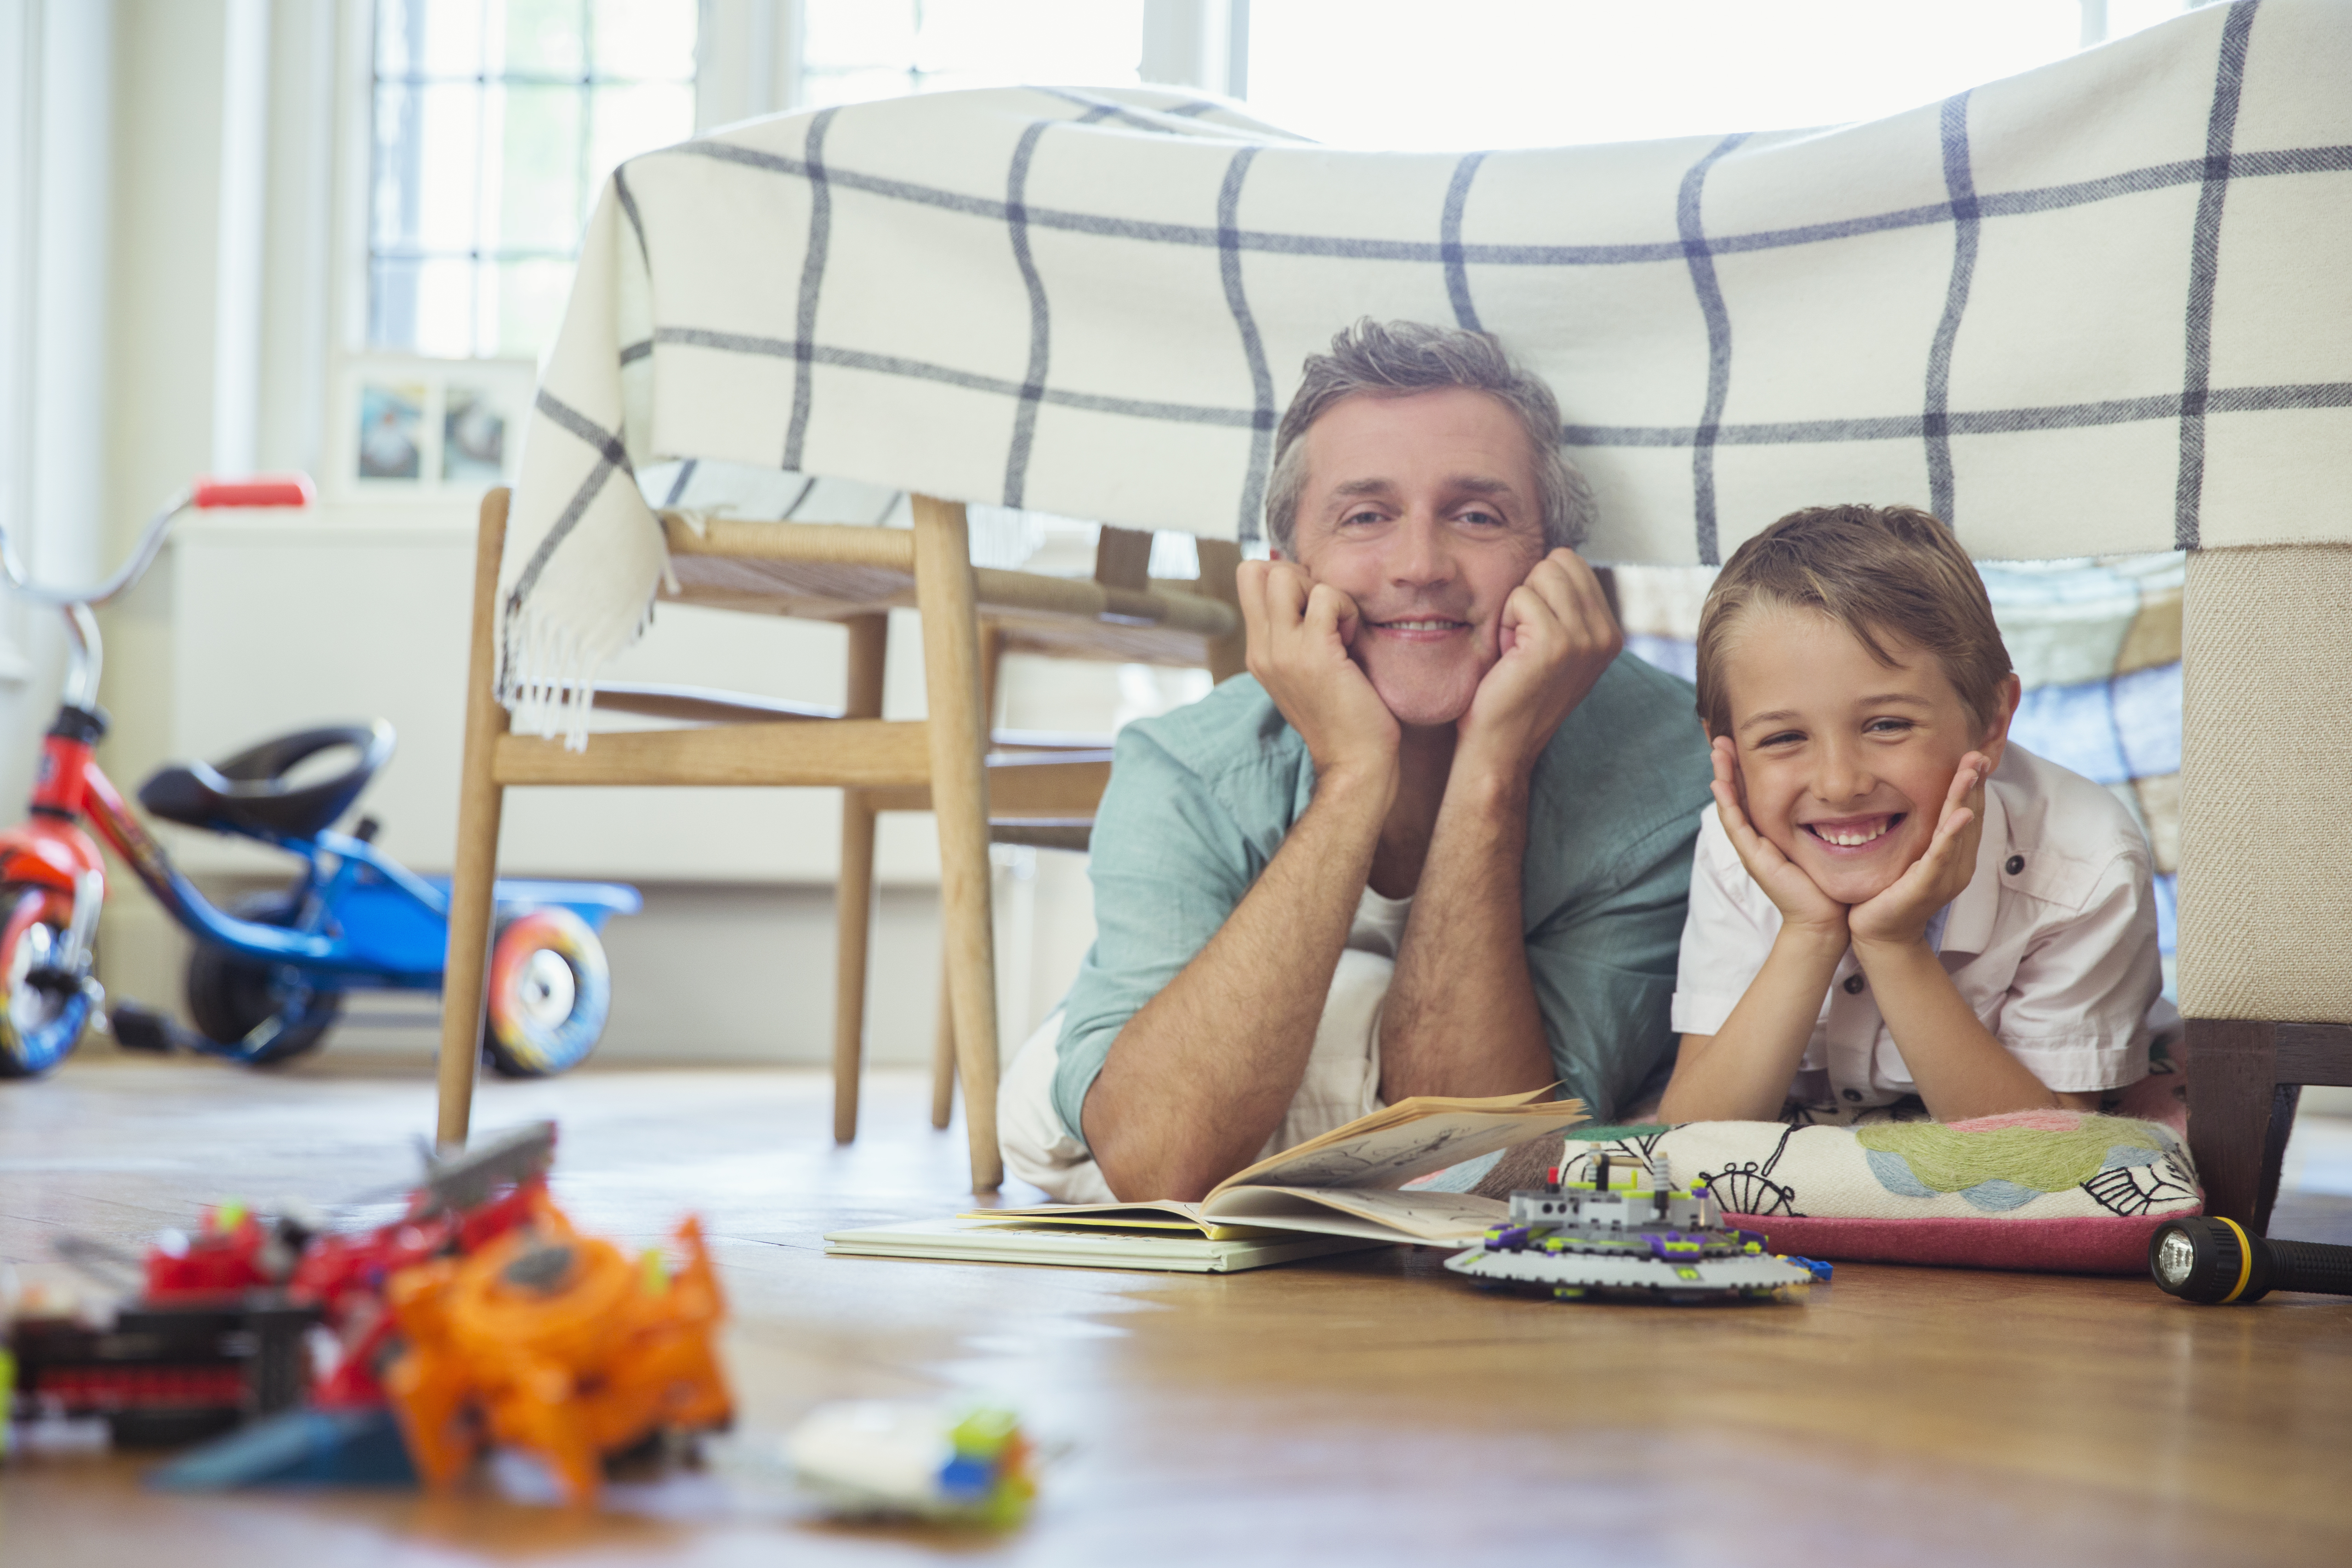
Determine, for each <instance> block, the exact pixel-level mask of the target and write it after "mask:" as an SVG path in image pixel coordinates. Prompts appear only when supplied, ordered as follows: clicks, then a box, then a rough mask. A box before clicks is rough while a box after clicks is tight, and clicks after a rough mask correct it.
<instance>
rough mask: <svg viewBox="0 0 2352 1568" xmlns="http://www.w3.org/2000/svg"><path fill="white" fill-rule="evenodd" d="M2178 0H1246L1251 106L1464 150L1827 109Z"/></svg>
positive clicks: (2083, 35) (1326, 128) (1644, 136)
mask: <svg viewBox="0 0 2352 1568" xmlns="http://www.w3.org/2000/svg"><path fill="white" fill-rule="evenodd" d="M2186 5H2187V0H1905V3H1904V4H1901V5H1889V4H1887V3H1886V0H1680V3H1678V4H1675V5H1613V4H1602V3H1600V0H1575V3H1573V4H1565V3H1562V0H1490V3H1488V4H1486V5H1477V6H1467V5H1455V6H1446V7H1444V8H1443V9H1442V10H1440V9H1438V8H1435V7H1431V6H1428V5H1422V4H1417V3H1415V0H1258V3H1257V4H1256V5H1254V6H1253V7H1252V8H1251V11H1250V14H1249V16H1250V19H1249V68H1248V69H1249V98H1250V108H1251V110H1253V111H1254V112H1255V113H1257V114H1260V115H1263V116H1264V117H1265V119H1266V120H1267V121H1270V122H1271V123H1273V124H1276V125H1279V126H1282V127H1283V128H1285V129H1286V130H1289V131H1295V132H1298V133H1300V134H1301V135H1305V136H1311V137H1314V138H1315V139H1317V140H1318V141H1323V142H1332V143H1334V144H1337V145H1340V146H1349V147H1374V148H1393V149H1397V150H1401V151H1413V152H1437V151H1465V152H1466V151H1471V150H1474V149H1477V148H1486V147H1549V146H1567V145H1573V144H1580V143H1588V142H1634V141H1647V140H1651V139H1654V138H1663V137H1670V136H1696V135H1710V134H1721V133H1723V132H1733V131H1771V130H1781V129H1788V128H1795V127H1802V126H1811V125H1838V124H1844V123H1849V122H1852V121H1861V120H1872V119H1876V118H1878V117H1880V116H1883V115H1888V114H1895V113H1899V112H1901V111H1902V110H1908V109H1915V108H1917V107H1918V106H1920V105H1922V104H1928V103H1933V102H1935V101H1937V100H1938V99H1942V98H1946V97H1948V96H1950V95H1951V94H1953V93H1955V92H1958V91H1960V90H1961V89H1965V88H1970V87H1974V86H1977V85H1978V84H1979V83H1981V82H1987V81H1992V80H1995V79H1999V78H2000V77H2005V76H2011V75H2014V74H2016V73H2018V72H2020V71H2025V70H2031V69H2032V68H2035V67H2037V66H2042V65H2047V64H2049V63H2050V62H2052V61H2053V60H2057V59H2061V58H2064V57H2065V56H2067V55H2069V54H2072V53H2074V50H2076V49H2077V48H2079V47H2084V46H2085V45H2088V44H2095V43H2098V42H2100V41H2102V40H2104V39H2106V38H2112V37H2121V36H2123V35H2124V34H2126V33H2130V32H2136V31H2137V30H2138V29H2140V28H2142V27H2145V26H2151V25H2153V24H2155V23H2158V22H2161V21H2164V20H2166V19H2167V18H2168V17H2170V16H2177V15H2178V14H2179V12H2180V11H2182V10H2183V9H2185V8H2186Z"/></svg>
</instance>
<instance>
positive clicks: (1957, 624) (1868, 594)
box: [1698, 506, 2010, 735]
mask: <svg viewBox="0 0 2352 1568" xmlns="http://www.w3.org/2000/svg"><path fill="white" fill-rule="evenodd" d="M1766 604H1769V605H1781V606H1785V607H1789V608H1794V609H1807V610H1817V611H1819V612H1820V613H1822V615H1825V616H1829V617H1830V618H1831V619H1832V620H1834V621H1836V622H1837V623H1838V624H1839V625H1841V626H1844V627H1845V629H1846V630H1848V631H1850V632H1852V633H1853V635H1854V637H1855V638H1856V639H1857V640H1858V641H1860V642H1861V644H1862V646H1863V647H1866V648H1868V649H1869V650H1870V653H1871V657H1872V658H1875V659H1877V660H1878V662H1879V663H1881V664H1884V665H1888V666H1892V665H1893V664H1894V663H1895V658H1894V657H1893V656H1892V655H1891V654H1889V653H1888V652H1887V650H1886V647H1885V644H1884V643H1883V642H1882V641H1881V638H1882V637H1895V638H1899V639H1900V640H1902V641H1904V642H1907V643H1911V644H1914V645H1916V646H1917V647H1922V648H1925V649H1926V650H1927V652H1929V653H1932V654H1934V655H1935V656H1936V658H1937V659H1938V660H1939V661H1941V663H1942V664H1943V667H1944V674H1945V676H1946V677H1947V678H1948V679H1949V680H1950V681H1951V683H1952V687H1953V689H1955V690H1956V691H1958V693H1959V694H1960V700H1961V701H1962V702H1963V703H1965V704H1967V706H1968V710H1969V714H1970V715H1971V716H1972V717H1973V718H1974V719H1975V720H1976V721H1977V727H1978V728H1979V730H1981V729H1983V728H1984V727H1985V726H1986V725H1988V724H1990V722H1991V721H1992V718H1993V715H1994V714H1995V713H1997V712H1998V711H1999V710H2000V687H2001V682H2002V681H2004V680H2006V679H2009V674H2010V662H2009V648H2008V647H2007V645H2005V644H2004V643H2003V642H2002V641H2001V640H2000V626H1997V625H1995V624H1994V621H1993V618H1992V602H1991V601H1990V599H1988V598H1987V597H1986V596H1985V585H1984V579H1983V578H1982V577H1979V575H1977V569H1976V563H1974V562H1972V561H1970V560H1969V556H1968V552H1966V551H1965V550H1962V549H1961V548H1960V545H1959V542H1958V540H1956V539H1954V538H1953V537H1952V531H1951V530H1950V529H1948V528H1947V527H1945V526H1944V524H1943V522H1942V521H1940V520H1938V519H1937V517H1935V516H1934V515H1933V514H1932V513H1929V512H1924V511H1921V510H1919V509H1918V508H1916V507H1909V506H1884V507H1881V506H1811V507H1807V508H1805V509H1804V510H1802V511H1792V512H1790V514H1789V515H1788V516H1786V517H1784V518H1782V519H1781V520H1780V521H1778V522H1776V523H1774V524H1773V525H1772V526H1771V527H1769V528H1768V529H1766V530H1765V531H1763V532H1761V533H1759V534H1758V535H1757V536H1756V537H1755V538H1753V539H1751V540H1749V541H1748V542H1747V543H1745V544H1743V545H1741V546H1740V547H1739V548H1738V550H1736V551H1734V552H1732V555H1731V559H1730V560H1729V561H1727V562H1726V563H1724V566H1723V572H1722V574H1720V575H1719V576H1717V578H1716V580H1715V586H1714V587H1713V588H1711V589H1709V590H1708V592H1707V595H1706V609H1705V610H1703V611H1702V612H1700V615H1699V622H1698V713H1699V718H1700V720H1701V721H1703V722H1705V724H1706V732H1707V733H1708V734H1709V735H1727V734H1729V733H1730V732H1731V697H1730V694H1729V693H1728V692H1727V690H1726V689H1725V684H1724V668H1723V663H1724V658H1725V657H1726V650H1727V645H1728V643H1729V642H1730V640H1731V634H1732V632H1733V630H1734V629H1735V628H1736V627H1737V626H1738V622H1739V619H1740V617H1741V616H1742V615H1743V614H1744V613H1745V612H1746V611H1747V610H1748V608H1749V607H1750V606H1751V605H1766Z"/></svg>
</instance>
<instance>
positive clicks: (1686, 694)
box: [1054, 654, 1713, 1142]
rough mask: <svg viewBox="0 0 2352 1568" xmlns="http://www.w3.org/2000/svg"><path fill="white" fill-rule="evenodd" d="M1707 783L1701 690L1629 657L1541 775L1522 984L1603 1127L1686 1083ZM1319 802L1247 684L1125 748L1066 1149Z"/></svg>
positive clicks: (1122, 735)
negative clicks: (1530, 990) (1679, 1060)
mask: <svg viewBox="0 0 2352 1568" xmlns="http://www.w3.org/2000/svg"><path fill="white" fill-rule="evenodd" d="M1712 776H1713V774H1712V771H1711V768H1710V766H1709V763H1708V761H1707V750H1706V736H1705V735H1704V733H1703V732H1702V731H1701V730H1700V728H1699V722H1698V718H1697V715H1696V712H1695V711H1694V707H1693V693H1692V690H1691V688H1690V687H1689V685H1688V684H1686V683H1685V682H1684V681H1682V680H1679V679H1676V678H1675V677H1674V676H1671V675H1668V674H1666V673H1664V671H1662V670H1659V669H1655V668H1652V667H1651V666H1649V665H1647V664H1644V663H1643V662H1642V661H1641V660H1640V659H1638V658H1634V657H1633V656H1632V655H1630V654H1629V655H1623V656H1621V657H1620V658H1618V659H1617V661H1616V663H1614V664H1612V666H1610V668H1608V670H1607V671H1605V672H1604V673H1603V674H1602V676H1601V679H1600V680H1599V682H1597V683H1596V684H1595V685H1594V686H1593V688H1592V689H1591V691H1590V692H1589V693H1587V694H1586V696H1585V699H1584V700H1583V701H1582V702H1580V703H1579V704H1578V705H1577V707H1576V710H1575V711H1574V712H1572V713H1570V715H1569V716H1568V720H1567V721H1566V722H1565V723H1563V724H1561V725H1560V727H1559V733H1558V734H1557V735H1555V736H1553V737H1552V741H1551V744H1550V745H1549V746H1548V747H1546V748H1545V750H1544V753H1543V755H1542V756H1541V757H1539V758H1538V759H1537V762H1536V768H1535V773H1534V776H1533V778H1532V779H1531V780H1530V789H1529V794H1528V852H1527V860H1526V864H1525V868H1524V872H1523V876H1522V879H1521V892H1520V901H1521V906H1522V910H1523V914H1522V924H1523V928H1524V930H1525V931H1526V933H1527V944H1528V945H1527V952H1528V972H1529V973H1530V975H1531V976H1532V978H1533V979H1534V982H1535V992H1536V1005H1537V1006H1538V1008H1539V1009H1540V1010H1541V1012H1542V1014H1543V1021H1544V1032H1545V1034H1546V1035H1547V1036H1548V1037H1549V1040H1550V1043H1551V1058H1552V1067H1553V1070H1554V1071H1555V1072H1556V1073H1557V1074H1558V1076H1559V1079H1561V1081H1562V1082H1563V1083H1564V1085H1565V1086H1566V1087H1565V1089H1564V1092H1565V1093H1568V1094H1571V1095H1574V1096H1575V1097H1576V1098H1578V1099H1580V1100H1583V1101H1584V1102H1585V1104H1586V1106H1587V1107H1588V1108H1589V1109H1590V1110H1591V1113H1592V1115H1593V1116H1594V1118H1595V1119H1596V1120H1599V1121H1603V1122H1605V1121H1609V1120H1610V1119H1611V1118H1612V1117H1613V1116H1614V1115H1616V1114H1617V1112H1618V1111H1619V1110H1622V1109H1624V1108H1625V1107H1627V1106H1629V1105H1632V1104H1634V1103H1636V1102H1637V1101H1638V1100H1639V1099H1640V1098H1641V1097H1642V1091H1643V1090H1644V1089H1651V1090H1653V1091H1654V1090H1655V1089H1659V1088H1663V1087H1664V1082H1665V1077H1666V1074H1667V1073H1668V1072H1669V1071H1670V1070H1671V1069H1672V1066H1673V1061H1674V1036H1673V1034H1672V1033H1671V1031H1670V1030H1669V1028H1668V1026H1667V1016H1668V1012H1669V1008H1670V1005H1671V1003H1672V1000H1673V996H1674V991H1675V952H1676V949H1677V946H1678V944H1679V942H1680V941H1681V937H1682V930H1683V916H1684V910H1685V902H1686V900H1687V898H1688V895H1689V890H1690V874H1691V846H1692V842H1693V840H1694V838H1695V837H1696V834H1697V832H1698V814H1699V812H1700V810H1701V808H1702V807H1704V806H1705V805H1707V804H1708V800H1709V796H1708V794H1707V783H1708V780H1709V779H1710V778H1711V777H1712ZM1314 793H1315V765H1314V763H1313V762H1312V761H1311V760H1310V759H1309V758H1308V757H1307V746H1306V742H1304V741H1302V740H1301V739H1300V738H1299V735H1298V731H1296V730H1294V729H1292V728H1291V727H1290V725H1289V724H1288V723H1287V722H1286V721H1285V720H1284V719H1283V717H1282V713H1281V711H1280V710H1278V709H1276V707H1275V705H1274V701H1273V700H1272V699H1271V698H1269V697H1267V696H1266V694H1265V689H1264V688H1263V687H1261V686H1259V685H1258V683H1257V682H1256V681H1255V679H1251V678H1250V677H1248V676H1246V675H1244V676H1236V677H1234V679H1231V680H1228V681H1226V682H1225V683H1224V684H1223V685H1222V686H1220V687H1218V688H1217V689H1215V690H1214V691H1212V692H1211V693H1210V694H1209V695H1208V696H1207V697H1205V698H1203V699H1202V700H1200V701H1198V702H1195V703H1193V704H1192V706H1190V707H1188V708H1181V709H1178V710H1176V711H1175V712H1173V713H1169V714H1165V715H1163V716H1161V717H1160V718H1157V719H1145V720H1139V721H1137V722H1135V723H1132V724H1129V726H1128V727H1127V728H1126V729H1125V730H1123V731H1120V732H1119V737H1118V752H1117V753H1116V756H1115V758H1114V761H1113V763H1112V766H1111V779H1110V787H1109V788H1108V790H1107V791H1105V792H1104V795H1103V799H1102V806H1101V809H1100V810H1099V811H1098V812H1097V815H1096V817H1095V828H1094V858H1093V863H1092V868H1091V871H1092V876H1093V879H1094V888H1095V928H1096V937H1095V944H1094V946H1093V947H1092V948H1091V949H1089V950H1088V952H1087V957H1086V961H1085V963H1083V964H1081V965H1080V966H1079V969H1078V977H1077V979H1076V981H1075V982H1073V983H1072V984H1071V986H1070V993H1069V995H1068V996H1067V997H1066V999H1065V1000H1064V1002H1063V1020H1062V1037H1061V1047H1060V1052H1059V1057H1060V1065H1059V1067H1058V1068H1056V1070H1055V1078H1054V1108H1055V1110H1057V1111H1058V1112H1059V1113H1060V1115H1061V1118H1062V1122H1063V1124H1064V1125H1065V1126H1066V1127H1067V1128H1068V1129H1069V1131H1070V1135H1071V1136H1072V1137H1074V1138H1076V1139H1078V1140H1079V1141H1080V1142H1084V1141H1085V1138H1086V1133H1085V1131H1084V1130H1083V1129H1082V1128H1081V1127H1080V1126H1079V1123H1078V1113H1079V1109H1080V1107H1081V1106H1083V1105H1084V1104H1085V1103H1086V1098H1087V1090H1088V1089H1091V1088H1093V1087H1094V1081H1095V1077H1096V1075H1097V1074H1098V1073H1100V1072H1101V1071H1102V1066H1103V1061H1104V1058H1107V1057H1108V1055H1109V1054H1110V1045H1111V1041H1112V1040H1113V1039H1114V1038H1116V1037H1118V1032H1119V1030H1120V1029H1121V1028H1123V1027H1124V1026H1126V1024H1127V1021H1128V1020H1129V1018H1131V1017H1133V1016H1135V1014H1136V1012H1137V1011H1138V1010H1139V1008H1141V1007H1142V1006H1143V1005H1144V1004H1145V1003H1147V1002H1149V1001H1150V1000H1151V998H1152V997H1154V996H1156V995H1158V994H1160V988H1161V987H1163V986H1165V985H1166V984H1168V983H1169V982H1170V981H1171V980H1173V979H1174V978H1175V977H1176V976H1177V974H1178V973H1180V972H1181V970H1182V969H1183V968H1184V966H1185V965H1186V964H1188V963H1192V958H1193V955H1194V954H1196V953H1198V952H1200V951H1201V950H1202V948H1203V947H1205V946H1207V945H1208V942H1209V939H1210V938H1211V937H1213V936H1214V935H1215V934H1216V932H1217V930H1218V928H1219V927H1221V926H1223V924H1224V923H1225V920H1226V917H1228V916H1229V915H1231V914H1232V913H1233V912H1234V908H1235V907H1236V906H1237V905H1239V904H1240V902H1241V901H1242V899H1243V896H1244V895H1245V894H1246V893H1247V892H1248V891H1249V889H1250V888H1251V886H1252V884H1254V883H1255V881H1256V880H1257V878H1258V874H1259V873H1260V872H1261V871H1263V870H1265V867H1266V863H1267V862H1268V861H1270V860H1272V859H1273V858H1274V855H1275V851H1276V850H1277V849H1279V848H1281V847H1282V840H1283V837H1284V836H1285V835H1286V834H1287V833H1288V832H1289V831H1290V825H1291V824H1292V823H1294V822H1296V821H1297V820H1298V818H1299V816H1301V815H1302V814H1303V813H1304V812H1305V811H1306V810H1307V802H1308V801H1309V800H1310V799H1312V798H1313V796H1314ZM1409 929H1410V927H1408V930H1409ZM1304 983H1307V982H1306V978H1305V977H1304V976H1302V984H1304ZM1312 984H1315V985H1317V986H1318V988H1319V987H1320V986H1321V985H1322V984H1325V981H1324V979H1322V978H1318V979H1316V980H1314V981H1313V982H1312ZM1251 1024H1252V1021H1251V1020H1250V1019H1248V1018H1235V1019H1234V1020H1232V1022H1231V1026H1232V1027H1233V1028H1234V1029H1236V1030H1240V1031H1244V1032H1246V1031H1247V1030H1248V1029H1249V1028H1250V1027H1251Z"/></svg>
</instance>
